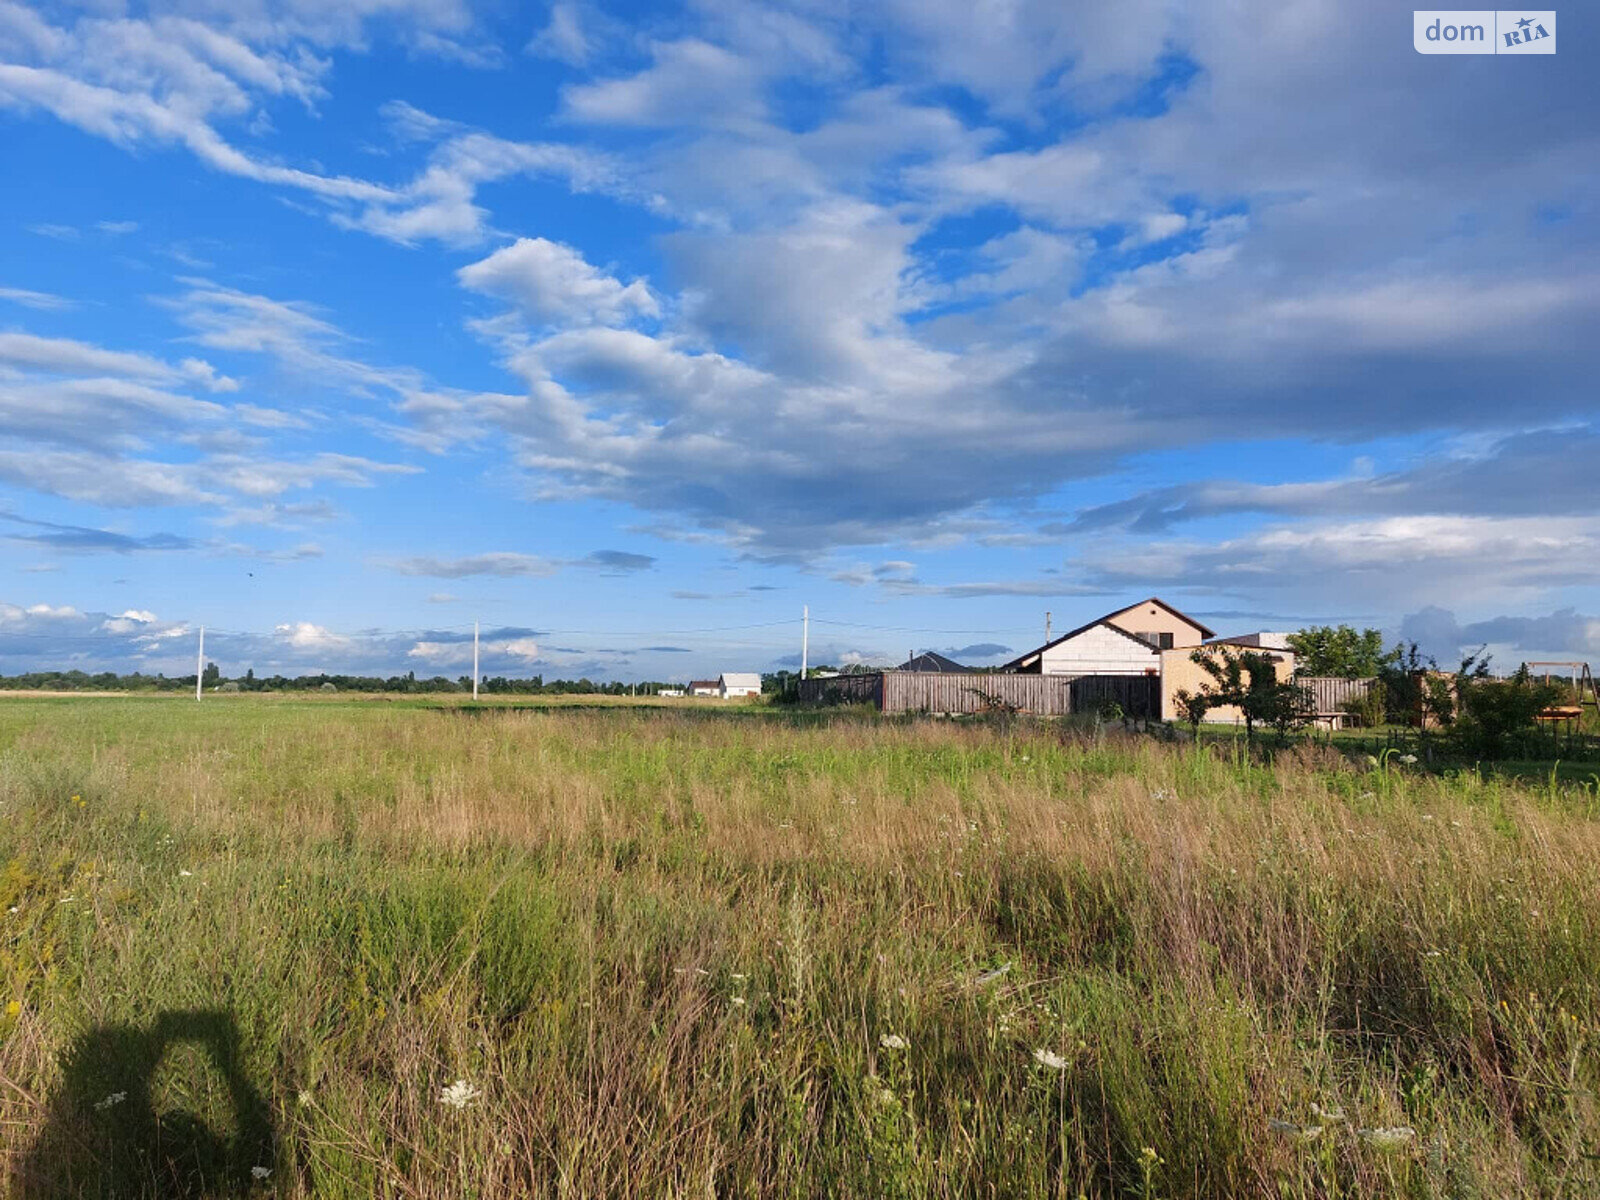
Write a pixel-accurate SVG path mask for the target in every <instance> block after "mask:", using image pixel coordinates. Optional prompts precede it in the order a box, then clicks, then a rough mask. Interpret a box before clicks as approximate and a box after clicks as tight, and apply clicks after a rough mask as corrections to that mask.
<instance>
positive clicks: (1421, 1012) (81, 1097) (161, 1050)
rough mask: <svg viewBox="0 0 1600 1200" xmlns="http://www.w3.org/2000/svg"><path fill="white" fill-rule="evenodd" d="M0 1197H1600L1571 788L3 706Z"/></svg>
mask: <svg viewBox="0 0 1600 1200" xmlns="http://www.w3.org/2000/svg"><path fill="white" fill-rule="evenodd" d="M0 861H3V863H4V872H3V877H0V1004H3V1005H4V1008H3V1010H0V1154H3V1156H4V1158H5V1162H4V1163H3V1164H0V1169H3V1176H0V1177H3V1178H4V1179H5V1180H6V1184H5V1187H4V1194H8V1195H13V1196H18V1197H29V1196H40V1197H44V1196H50V1197H56V1196H62V1197H65V1196H96V1197H102V1196H103V1197H110V1196H118V1197H132V1196H177V1195H194V1196H199V1195H208V1196H209V1195H219V1196H220V1195H261V1196H268V1195H274V1196H285V1197H291V1196H294V1197H298V1196H305V1197H313V1196H314V1197H319V1198H320V1197H374V1196H381V1197H396V1198H399V1197H479V1198H483V1200H490V1198H499V1197H521V1196H562V1197H589V1196H649V1197H657V1196H660V1197H689V1196H694V1197H705V1196H752V1197H755V1196H760V1197H766V1196H773V1197H779V1196H781V1197H814V1196H841V1197H897V1196H899V1197H923V1196H938V1197H944V1196H950V1197H955V1196H962V1197H968V1196H970V1197H979V1196H993V1197H1011V1196H1040V1197H1046V1196H1048V1197H1065V1198H1071V1197H1077V1196H1089V1197H1107V1198H1110V1197H1124V1196H1140V1197H1211V1196H1274V1197H1307V1198H1309V1197H1335V1196H1414V1197H1443V1196H1460V1197H1472V1196H1482V1197H1499V1196H1510V1195H1518V1196H1548V1197H1581V1196H1593V1195H1597V1194H1600V1105H1597V1100H1596V1091H1597V1086H1600V997H1597V994H1596V981H1597V980H1600V783H1597V784H1596V785H1593V786H1587V787H1586V786H1585V785H1583V784H1582V783H1581V781H1580V782H1579V783H1576V784H1570V785H1569V784H1564V783H1562V782H1561V781H1559V780H1556V779H1552V780H1551V781H1550V782H1548V783H1545V784H1538V785H1535V784H1529V783H1524V782H1518V781H1515V780H1509V779H1502V778H1497V777H1492V776H1483V775H1480V774H1478V773H1476V772H1472V771H1462V772H1456V773H1453V774H1449V775H1439V774H1429V773H1423V772H1420V771H1418V770H1417V769H1416V768H1415V767H1414V766H1408V765H1406V764H1403V763H1401V762H1400V761H1399V760H1398V758H1397V757H1395V756H1388V757H1386V758H1385V759H1384V760H1383V761H1382V762H1380V763H1379V764H1378V765H1377V766H1373V765H1372V764H1369V763H1367V762H1366V761H1365V759H1364V758H1358V759H1357V760H1356V761H1351V760H1350V759H1348V758H1346V757H1344V756H1342V755H1340V754H1339V753H1337V752H1336V751H1335V750H1333V749H1332V748H1329V747H1326V746H1320V747H1319V746H1312V745H1307V746H1303V747H1300V748H1298V749H1294V750H1289V751H1285V752H1283V753H1281V754H1279V755H1278V756H1277V757H1276V760H1275V761H1250V760H1248V759H1246V758H1245V757H1243V756H1242V755H1240V754H1239V753H1238V752H1237V749H1236V748H1235V747H1232V746H1229V745H1223V744H1218V745H1202V746H1200V747H1196V746H1194V745H1170V744H1163V743H1161V742H1159V741H1157V740H1155V739H1152V738H1145V737H1137V736H1129V735H1124V734H1121V733H1119V732H1114V731H1108V730H1103V729H1102V730H1095V729H1082V728H1076V729H1074V728H1065V727H1057V726H1052V725H1049V724H1045V723H1029V722H1011V723H1006V722H1001V723H971V724H966V723H952V722H937V721H922V722H916V721H903V722H902V721H885V720H882V719H877V718H872V717H865V716H862V715H860V714H851V713H835V714H824V715H820V716H817V715H812V716H803V715H792V714H785V713H782V712H776V711H771V710H763V709H759V708H747V709H737V710H731V711H728V712H725V713H724V712H713V711H709V710H708V708H707V706H700V707H693V706H691V705H687V704H683V705H677V706H644V705H626V704H615V705H611V706H560V705H536V706H527V707H521V708H493V707H488V706H485V707H484V708H473V707H471V706H465V705H454V706H443V705H440V704H438V703H437V702H434V703H425V702H410V703H386V702H383V701H381V700H374V699H362V700H348V699H346V698H343V697H338V698H319V697H303V698H294V699H285V698H278V697H266V696H240V697H219V698H216V699H208V700H207V702H205V703H202V704H195V703H194V702H193V701H192V700H191V701H183V700H178V699H170V698H155V697H150V698H92V699H85V698H73V699H61V698H50V697H26V698H18V697H8V698H4V699H0Z"/></svg>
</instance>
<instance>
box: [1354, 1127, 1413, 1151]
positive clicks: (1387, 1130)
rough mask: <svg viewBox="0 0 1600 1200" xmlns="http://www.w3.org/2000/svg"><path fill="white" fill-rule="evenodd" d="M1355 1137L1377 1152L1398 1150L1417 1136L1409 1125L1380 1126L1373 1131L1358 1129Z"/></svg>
mask: <svg viewBox="0 0 1600 1200" xmlns="http://www.w3.org/2000/svg"><path fill="white" fill-rule="evenodd" d="M1356 1136H1357V1137H1359V1138H1360V1139H1361V1140H1362V1141H1363V1142H1366V1143H1367V1145H1369V1146H1372V1147H1374V1148H1375V1149H1378V1150H1398V1149H1399V1148H1400V1147H1401V1146H1404V1145H1407V1144H1408V1143H1410V1142H1411V1141H1413V1140H1414V1139H1415V1138H1416V1136H1417V1131H1416V1130H1415V1129H1413V1128H1411V1126H1409V1125H1381V1126H1378V1127H1377V1128H1375V1129H1358V1130H1356Z"/></svg>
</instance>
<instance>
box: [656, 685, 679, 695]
mask: <svg viewBox="0 0 1600 1200" xmlns="http://www.w3.org/2000/svg"><path fill="white" fill-rule="evenodd" d="M656 695H658V696H681V695H683V689H682V688H680V687H664V688H660V689H658V690H657V692H656Z"/></svg>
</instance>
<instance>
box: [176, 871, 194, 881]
mask: <svg viewBox="0 0 1600 1200" xmlns="http://www.w3.org/2000/svg"><path fill="white" fill-rule="evenodd" d="M193 874H194V872H193V871H179V872H178V878H179V879H188V878H189V877H190V876H191V875H193Z"/></svg>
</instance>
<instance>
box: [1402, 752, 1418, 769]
mask: <svg viewBox="0 0 1600 1200" xmlns="http://www.w3.org/2000/svg"><path fill="white" fill-rule="evenodd" d="M1400 761H1401V762H1403V763H1405V765H1406V766H1408V767H1414V766H1416V765H1417V756H1416V755H1415V754H1402V755H1401V756H1400Z"/></svg>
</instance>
